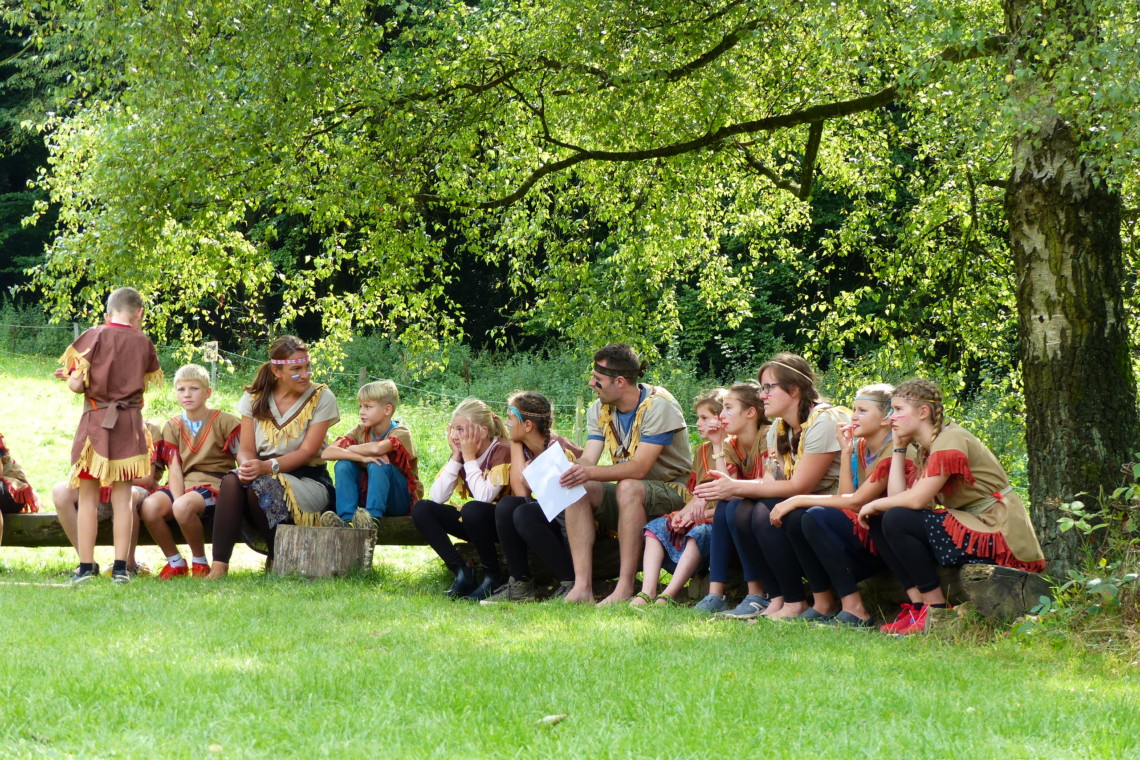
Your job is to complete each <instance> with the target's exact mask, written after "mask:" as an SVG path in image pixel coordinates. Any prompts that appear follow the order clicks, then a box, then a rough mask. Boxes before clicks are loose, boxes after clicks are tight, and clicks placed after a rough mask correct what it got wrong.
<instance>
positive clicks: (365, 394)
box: [356, 380, 400, 409]
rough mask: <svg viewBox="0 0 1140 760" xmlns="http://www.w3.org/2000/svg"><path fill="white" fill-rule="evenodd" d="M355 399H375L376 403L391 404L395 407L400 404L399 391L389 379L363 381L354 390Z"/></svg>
mask: <svg viewBox="0 0 1140 760" xmlns="http://www.w3.org/2000/svg"><path fill="white" fill-rule="evenodd" d="M356 400H357V401H375V402H376V403H378V404H391V405H392V408H393V409H395V408H396V407H397V406H399V405H400V391H399V389H398V388H396V384H395V383H394V382H392V381H391V380H377V381H376V382H373V383H365V384H364V385H362V386H360V390H358V391H357V392H356Z"/></svg>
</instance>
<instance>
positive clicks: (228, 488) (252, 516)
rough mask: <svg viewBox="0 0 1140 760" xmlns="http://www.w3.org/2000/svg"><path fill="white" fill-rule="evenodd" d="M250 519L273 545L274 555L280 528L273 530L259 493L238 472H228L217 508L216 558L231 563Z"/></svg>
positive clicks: (215, 513) (224, 478) (270, 546)
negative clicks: (242, 479) (259, 499)
mask: <svg viewBox="0 0 1140 760" xmlns="http://www.w3.org/2000/svg"><path fill="white" fill-rule="evenodd" d="M243 521H249V523H250V524H252V525H253V527H254V529H255V530H256V531H257V532H258V533H259V534H260V535H261V537H262V538H263V539H265V543H266V544H268V545H269V556H270V557H272V556H273V536H274V534H275V533H276V532H277V530H276V528H273V529H270V527H269V519H268V518H267V517H266V516H265V510H263V509H262V508H261V505H260V504H258V502H257V494H255V493H254V492H253V489H252V488H246V487H245V486H244V485H243V484H242V482H241V481H240V480H238V476H237V473H233V472H230V473H227V474H226V475H225V477H223V478H222V484H221V486H219V488H218V503H217V506H216V507H214V534H213V545H214V561H215V562H229V561H230V557H232V556H233V553H234V544H236V543H237V540H238V538H240V537H241V524H242V522H243Z"/></svg>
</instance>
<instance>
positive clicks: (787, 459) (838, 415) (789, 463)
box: [776, 406, 851, 480]
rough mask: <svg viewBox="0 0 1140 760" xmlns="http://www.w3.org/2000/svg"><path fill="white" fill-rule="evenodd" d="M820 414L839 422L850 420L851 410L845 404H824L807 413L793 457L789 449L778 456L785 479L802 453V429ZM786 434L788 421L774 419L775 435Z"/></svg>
mask: <svg viewBox="0 0 1140 760" xmlns="http://www.w3.org/2000/svg"><path fill="white" fill-rule="evenodd" d="M821 414H827V415H828V416H829V417H832V418H834V419H835V421H836V422H837V423H839V424H843V423H844V422H850V420H851V410H850V409H848V408H847V407H845V406H825V407H822V408H817V409H816V410H815V411H813V412H812V413H811V414H809V415H808V418H807V421H806V422H804V424H803V426H802V427H801V428H800V445H799V446H797V447H796V456H795V458H794V459H793V458H792V452H791V451H788V452H786V453H784V454H782V455H781V457H780V458H781V459H782V460H783V462H784V479H785V480H791V479H792V473H793V472H795V469H796V462H798V461H799V460H800V458H801V457H803V455H804V442H805V440H804V431H805V430H807V429H808V428H810V427H811V426H812V424H813V423H814V422H815V420H816V418H817V417H819V415H821ZM787 435H788V423H786V422H784V420H783V419H779V420H776V437H777V438H784V437H787Z"/></svg>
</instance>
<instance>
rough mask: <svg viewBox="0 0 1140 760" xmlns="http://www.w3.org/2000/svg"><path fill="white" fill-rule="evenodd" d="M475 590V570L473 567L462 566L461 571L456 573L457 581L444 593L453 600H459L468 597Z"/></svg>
mask: <svg viewBox="0 0 1140 760" xmlns="http://www.w3.org/2000/svg"><path fill="white" fill-rule="evenodd" d="M474 590H475V568H473V567H471V565H460V566H459V569H458V570H456V571H455V581H454V582H453V583H452V584H451V588H449V589H448V590H447V591H445V592H443V593H445V594H447V595H448V596H450V597H451V598H452V599H458V598H459V597H462V596H467V595H468V594H470V593H471V592H472V591H474Z"/></svg>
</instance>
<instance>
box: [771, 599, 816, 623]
mask: <svg viewBox="0 0 1140 760" xmlns="http://www.w3.org/2000/svg"><path fill="white" fill-rule="evenodd" d="M807 608H808V606H807V604H806V603H805V602H795V603H793V604H785V605H783V606H782V607H780V609H778V610H776V611H775V612H769V614H768V617H769V618H771V619H772V620H782V619H784V618H794V617H799V615H800V613H801V612H803V611H804V610H806V609H807Z"/></svg>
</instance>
